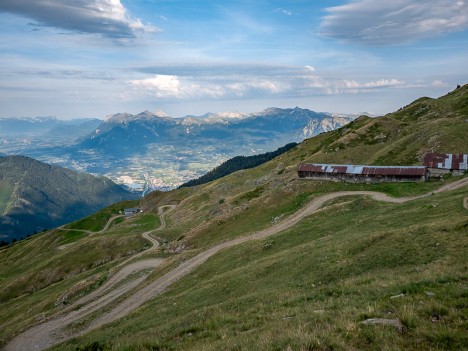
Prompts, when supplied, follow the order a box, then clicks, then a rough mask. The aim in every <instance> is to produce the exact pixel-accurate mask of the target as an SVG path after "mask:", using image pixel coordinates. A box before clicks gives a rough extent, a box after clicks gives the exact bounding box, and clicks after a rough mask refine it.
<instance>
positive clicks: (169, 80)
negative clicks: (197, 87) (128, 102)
mask: <svg viewBox="0 0 468 351" xmlns="http://www.w3.org/2000/svg"><path fill="white" fill-rule="evenodd" d="M129 83H130V84H131V85H133V86H134V87H137V88H142V89H144V90H147V91H149V92H151V93H152V94H155V95H156V96H158V97H179V96H180V94H181V90H180V81H179V79H178V78H177V77H176V76H169V75H160V74H157V75H155V76H154V77H152V78H146V79H139V80H138V79H137V80H131V81H130V82H129Z"/></svg>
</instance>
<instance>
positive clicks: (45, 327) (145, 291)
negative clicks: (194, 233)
mask: <svg viewBox="0 0 468 351" xmlns="http://www.w3.org/2000/svg"><path fill="white" fill-rule="evenodd" d="M467 185H468V178H466V179H461V180H459V181H457V182H454V183H452V184H449V185H446V186H443V187H441V188H440V189H438V190H436V191H434V193H439V192H443V191H449V190H455V189H458V188H461V187H463V186H467ZM431 194H432V193H429V194H424V195H419V196H412V197H402V198H393V197H389V196H387V195H385V194H383V193H379V192H373V191H340V192H334V193H330V194H325V195H322V196H319V197H317V198H315V199H312V200H311V201H310V202H309V203H308V204H307V205H306V206H305V207H304V208H302V209H300V210H298V211H297V212H296V213H294V214H293V215H291V216H289V217H287V218H286V219H284V220H283V221H281V222H279V223H277V224H275V225H273V226H271V227H269V228H267V229H264V230H261V231H258V232H255V233H253V234H250V235H246V236H242V237H239V238H236V239H233V240H230V241H226V242H223V243H220V244H218V245H215V246H213V247H211V248H209V249H207V250H206V251H203V252H201V253H199V254H198V255H196V256H195V257H193V258H191V259H188V260H187V261H185V262H183V263H181V264H180V265H179V266H178V267H176V268H175V269H173V270H172V271H170V272H168V273H166V274H165V275H163V276H162V277H161V278H159V279H157V280H155V281H154V282H152V283H150V284H149V285H147V286H145V287H143V288H142V289H140V290H138V291H136V292H135V293H134V294H133V295H131V296H130V297H128V298H127V299H125V300H124V301H122V302H121V303H119V304H118V305H117V306H115V307H114V308H113V309H112V310H110V311H109V312H108V313H106V314H103V315H101V316H100V317H98V318H97V319H95V320H94V321H92V322H91V324H90V325H88V327H87V328H86V330H83V331H82V332H80V333H79V334H73V335H71V334H66V333H65V332H64V331H63V329H62V328H63V327H64V326H66V325H68V324H70V323H72V322H73V321H76V320H78V319H79V318H81V316H80V317H78V318H77V317H76V316H74V314H73V313H74V312H76V313H77V315H79V314H80V310H78V311H73V312H71V313H69V314H68V315H65V316H63V317H60V318H57V319H52V320H49V321H47V322H45V323H43V324H39V325H36V326H34V327H32V328H30V329H28V330H26V331H25V332H24V333H22V334H19V335H18V336H16V337H15V338H14V339H13V340H12V341H11V342H10V343H9V344H8V345H7V347H6V348H5V350H7V351H19V350H43V349H45V348H47V347H50V346H53V345H56V344H58V343H60V342H62V341H65V340H67V339H70V338H72V337H75V336H78V335H82V334H85V333H87V332H89V331H90V330H93V329H95V328H97V327H100V326H102V325H104V324H107V323H110V322H112V321H114V320H116V319H118V318H121V317H123V316H125V315H127V314H129V313H130V312H132V311H134V310H135V309H136V308H138V307H139V306H141V305H142V304H143V303H145V302H147V301H148V300H150V299H152V298H153V297H155V296H157V295H159V294H161V293H163V292H164V291H165V290H166V288H167V287H168V286H170V285H171V284H173V283H175V282H176V281H178V280H179V279H180V278H182V277H183V276H185V275H187V274H188V273H190V272H192V271H193V270H194V269H195V268H197V267H198V266H200V265H201V264H202V263H204V262H205V261H207V260H208V259H209V258H210V257H211V256H213V255H215V254H216V253H218V252H219V251H221V250H223V249H226V248H229V247H232V246H235V245H239V244H241V243H244V242H247V241H251V240H258V239H264V238H267V237H269V236H272V235H275V234H278V233H280V232H282V231H284V230H286V229H288V228H290V227H292V226H294V225H295V224H297V223H298V222H299V221H300V220H302V219H303V218H305V217H308V216H310V215H311V214H313V213H314V212H315V211H317V210H318V209H320V207H322V206H323V205H324V204H325V203H326V202H327V201H330V200H332V199H335V198H338V197H342V196H355V195H364V196H370V197H372V198H373V199H375V200H377V201H384V202H390V203H404V202H407V201H411V200H415V199H419V198H423V197H427V196H430V195H431ZM163 223H164V226H165V222H164V221H163V220H161V226H163ZM97 305H99V306H100V303H99V301H98V302H96V305H94V303H93V306H91V307H90V308H91V310H92V311H95V310H96V309H98V308H99V307H96V308H95V306H97Z"/></svg>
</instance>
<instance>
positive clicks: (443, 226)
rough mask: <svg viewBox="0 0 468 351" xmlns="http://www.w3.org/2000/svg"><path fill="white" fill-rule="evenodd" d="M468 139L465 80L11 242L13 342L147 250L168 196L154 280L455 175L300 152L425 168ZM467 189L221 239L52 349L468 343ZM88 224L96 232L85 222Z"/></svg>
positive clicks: (7, 258)
mask: <svg viewBox="0 0 468 351" xmlns="http://www.w3.org/2000/svg"><path fill="white" fill-rule="evenodd" d="M467 135H468V86H463V87H461V88H459V89H457V90H455V91H454V92H452V93H450V94H448V95H446V96H443V97H441V98H439V99H429V98H421V99H418V100H417V101H415V102H413V103H412V104H410V105H408V106H406V107H404V108H403V109H401V110H399V111H397V112H394V113H391V114H388V115H386V116H383V117H379V118H374V119H371V118H368V117H364V116H363V117H360V118H359V119H357V120H356V121H354V122H352V123H351V124H349V125H347V126H345V127H342V128H340V129H338V130H336V131H333V132H329V133H324V134H321V135H319V136H317V137H315V138H311V139H308V140H306V141H304V142H303V143H301V144H300V145H298V146H297V147H295V148H294V149H292V150H290V151H289V152H287V153H285V154H283V155H281V156H279V157H277V158H275V159H274V160H272V161H270V162H268V163H266V164H264V165H262V166H260V167H257V168H253V169H249V170H244V171H238V172H236V173H233V174H231V175H229V176H227V177H224V178H221V179H218V180H216V181H213V182H211V183H208V184H205V185H201V186H197V187H193V188H183V189H178V190H174V191H171V192H166V193H161V192H154V193H151V194H149V195H148V196H147V197H146V198H145V199H143V200H141V202H140V204H139V206H141V207H142V208H144V210H145V211H144V213H143V214H140V215H138V216H136V217H135V218H133V219H131V220H124V221H121V220H116V221H115V222H114V223H113V225H112V226H111V227H110V229H109V230H107V231H105V232H98V231H99V229H101V228H102V227H103V226H104V223H105V221H106V220H107V219H108V218H110V217H111V216H112V215H114V214H116V213H118V210H119V209H120V208H123V207H125V206H130V205H134V206H136V205H137V204H136V203H133V204H120V205H119V204H117V205H115V206H113V207H110V208H108V209H106V210H105V211H102V212H100V213H98V214H96V215H94V216H93V217H88V218H86V219H84V220H83V221H79V222H75V223H72V224H70V225H69V226H68V229H71V231H70V230H67V231H65V230H53V231H49V232H46V233H42V234H39V235H38V236H36V237H34V238H32V239H30V240H26V241H22V242H20V243H18V244H16V245H13V246H12V247H9V248H6V249H3V250H1V251H0V282H1V290H0V304H1V312H0V326H1V327H0V340H1V343H3V344H5V343H6V342H7V340H9V339H11V337H12V336H13V335H15V334H17V333H19V332H20V331H21V330H23V329H25V328H27V327H28V326H31V325H33V324H35V323H37V321H39V320H41V319H44V318H47V317H48V316H50V315H52V314H53V313H56V312H57V311H60V310H61V309H63V308H64V306H66V305H67V304H70V303H72V302H73V301H75V300H77V299H78V298H79V297H80V296H82V295H84V294H85V293H87V292H89V291H91V290H93V289H95V288H96V287H97V286H99V285H101V284H102V283H103V282H104V281H106V279H107V277H108V275H109V271H110V269H111V268H112V267H114V266H115V265H116V264H118V263H119V262H122V261H123V260H124V259H125V258H126V257H130V256H131V255H132V254H133V253H135V252H138V251H142V250H144V249H145V247H147V245H148V243H147V241H146V240H145V239H143V238H142V237H141V235H140V234H141V233H143V232H145V231H147V230H150V229H152V228H155V227H157V226H158V225H159V219H158V216H157V210H158V207H159V206H162V205H168V204H174V205H177V207H176V208H175V209H174V210H173V211H172V212H170V213H168V215H167V217H166V222H167V227H166V229H164V230H162V231H161V232H159V233H158V234H157V235H158V236H159V237H161V238H162V239H164V240H165V241H167V244H165V245H164V246H162V248H161V249H160V250H159V251H158V252H156V253H151V254H150V256H153V257H154V256H157V257H162V258H166V260H165V261H164V263H163V264H162V265H161V266H160V268H158V269H156V270H155V271H154V272H152V273H151V274H150V275H149V276H148V278H147V280H146V281H147V282H150V281H154V280H155V279H157V278H158V277H160V276H161V275H162V274H163V273H164V272H168V271H170V270H171V269H172V268H174V267H177V266H178V265H179V264H180V263H181V262H183V261H185V260H186V259H188V258H189V257H193V256H194V255H196V254H197V253H199V252H202V251H204V250H206V249H207V248H209V247H212V246H214V245H215V244H217V243H219V242H222V241H226V240H229V239H232V238H236V237H239V236H244V235H247V234H249V233H252V232H255V231H257V230H261V229H264V228H268V227H270V226H272V225H273V224H274V223H277V222H280V221H281V220H282V219H284V218H286V217H287V216H288V215H290V214H292V213H294V212H295V211H297V210H298V209H299V208H301V207H303V206H304V204H305V203H307V202H308V201H310V200H311V199H313V198H316V197H318V196H320V195H321V194H325V193H329V192H333V191H338V190H374V191H381V192H384V193H387V194H389V195H391V196H396V197H400V196H406V195H415V194H423V193H426V192H430V191H433V190H434V189H436V188H438V187H440V186H441V184H444V183H448V182H451V181H453V179H450V178H448V179H445V180H443V181H442V182H436V181H434V182H427V183H402V184H380V185H365V184H346V183H334V182H320V181H304V180H299V179H298V178H297V176H296V165H297V163H299V162H327V163H338V162H339V163H360V164H363V163H374V164H381V165H385V164H420V163H421V157H422V155H423V154H424V152H426V151H440V152H465V153H466V152H468V138H467V137H466V136H467ZM466 197H468V190H467V188H466V187H465V188H461V189H459V190H455V191H452V192H446V193H440V194H434V195H431V196H429V197H425V198H421V199H418V200H415V201H410V202H407V203H404V204H393V203H383V202H377V201H374V200H372V199H370V198H367V197H364V196H347V197H342V198H338V199H335V200H333V201H331V202H329V203H327V204H325V206H324V207H323V208H322V209H321V210H320V211H319V212H317V213H315V214H313V215H311V216H309V217H307V218H306V219H305V220H303V221H301V222H299V223H298V224H297V225H295V226H294V227H292V228H290V229H288V230H285V231H284V232H281V233H280V234H278V235H275V236H273V237H270V238H268V239H265V240H258V241H251V242H247V243H244V244H240V245H238V246H234V247H232V248H229V249H226V250H223V251H222V252H220V253H218V254H217V255H215V256H213V257H212V258H210V259H209V260H208V261H207V262H206V263H204V264H203V265H201V266H200V267H199V268H197V269H196V270H195V271H194V272H192V273H191V274H189V275H187V276H185V277H184V278H182V279H181V280H179V281H178V282H176V283H175V284H173V285H171V286H169V288H168V289H167V291H166V292H164V293H163V294H162V295H160V296H158V297H156V298H154V299H152V300H151V301H150V302H149V303H146V304H144V305H143V306H141V307H140V308H138V309H137V310H136V311H134V312H133V313H131V314H129V315H128V316H126V317H124V318H122V319H120V320H117V321H115V322H113V323H111V324H109V325H107V326H104V327H101V328H99V329H96V330H94V331H92V332H90V333H87V334H85V335H83V336H81V337H79V338H76V339H72V340H69V341H67V342H65V343H64V344H61V345H58V346H56V347H53V348H52V349H54V350H93V349H94V350H97V349H109V350H258V349H264V350H363V349H368V350H421V349H427V350H446V349H466V348H467V346H466V345H468V337H467V336H466V327H467V322H466V316H467V307H466V297H467V296H466V289H467V285H466V282H467V275H466V272H467V271H468V270H467V268H468V267H467V266H468V261H467V259H466V252H467V248H468V238H467V235H466V233H467V231H468V210H467V209H465V208H464V206H463V202H464V199H465V198H466ZM87 228H89V229H91V230H92V231H94V232H96V234H90V233H88V232H82V231H79V230H83V229H87ZM73 230H75V231H73ZM176 253H177V254H176ZM144 257H145V256H144V255H143V256H141V257H140V258H144ZM114 303H115V302H114ZM98 313H102V311H101V312H98ZM368 318H387V319H397V320H399V321H400V322H401V323H402V328H401V329H400V330H397V329H396V328H394V327H393V326H388V325H364V324H362V323H361V322H363V321H364V320H366V319H368ZM88 322H89V318H85V319H83V320H82V321H81V322H80V323H78V324H76V325H74V328H75V330H80V328H83V327H84V326H86V325H87V323H88ZM1 343H0V346H1Z"/></svg>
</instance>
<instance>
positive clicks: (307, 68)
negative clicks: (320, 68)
mask: <svg viewBox="0 0 468 351" xmlns="http://www.w3.org/2000/svg"><path fill="white" fill-rule="evenodd" d="M304 68H305V70H306V71H307V72H314V71H315V67H312V66H304Z"/></svg>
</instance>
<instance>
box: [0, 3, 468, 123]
mask: <svg viewBox="0 0 468 351" xmlns="http://www.w3.org/2000/svg"><path fill="white" fill-rule="evenodd" d="M0 33H1V34H0V77H1V79H0V117H14V116H51V115H53V116H57V117H58V118H64V119H67V118H73V117H97V118H103V117H104V116H106V115H109V114H113V113H117V112H130V113H138V112H141V111H143V110H146V109H147V110H162V111H165V112H166V113H168V114H169V115H171V116H173V117H180V116H183V115H188V114H203V113H205V112H209V111H210V112H218V111H240V112H255V111H260V110H263V109H265V108H267V107H272V106H275V107H294V106H299V107H303V108H309V109H312V110H315V111H329V112H345V113H347V112H349V113H357V112H364V111H366V112H371V113H376V114H383V113H386V112H391V111H393V110H395V109H398V108H399V107H401V106H403V105H406V104H407V103H409V102H411V101H412V100H414V99H416V98H418V97H420V96H432V97H437V96H440V95H443V94H445V93H446V92H448V91H450V90H453V89H454V88H455V86H456V85H457V84H465V83H467V82H468V64H467V63H468V0H454V1H452V0H450V1H449V0H431V1H420V0H395V1H389V2H387V1H378V0H353V1H348V0H341V1H338V0H323V1H318V0H290V1H279V0H277V1H274V0H269V1H267V0H256V1H244V0H237V1H230V0H226V1H189V0H165V1H164V0H131V1H130V0H121V1H119V0H2V1H0Z"/></svg>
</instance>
